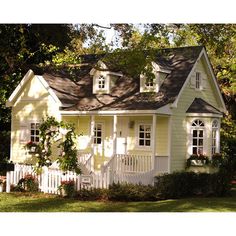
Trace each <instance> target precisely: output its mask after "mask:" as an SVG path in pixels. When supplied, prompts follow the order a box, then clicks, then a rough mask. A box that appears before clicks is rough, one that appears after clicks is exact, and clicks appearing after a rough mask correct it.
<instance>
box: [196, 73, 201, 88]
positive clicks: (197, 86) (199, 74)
mask: <svg viewBox="0 0 236 236" xmlns="http://www.w3.org/2000/svg"><path fill="white" fill-rule="evenodd" d="M195 88H196V89H200V88H201V73H200V72H196V84H195Z"/></svg>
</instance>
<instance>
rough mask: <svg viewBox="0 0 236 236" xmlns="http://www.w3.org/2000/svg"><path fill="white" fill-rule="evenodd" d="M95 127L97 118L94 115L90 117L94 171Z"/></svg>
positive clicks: (92, 166)
mask: <svg viewBox="0 0 236 236" xmlns="http://www.w3.org/2000/svg"><path fill="white" fill-rule="evenodd" d="M94 127H95V117H94V115H92V116H90V143H91V155H92V163H91V169H92V170H93V169H94Z"/></svg>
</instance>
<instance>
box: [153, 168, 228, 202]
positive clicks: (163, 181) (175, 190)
mask: <svg viewBox="0 0 236 236" xmlns="http://www.w3.org/2000/svg"><path fill="white" fill-rule="evenodd" d="M230 182H231V177H230V175H229V174H228V173H227V171H225V170H224V169H222V170H220V171H219V172H218V173H214V174H207V173H194V172H176V173H173V174H165V175H163V176H157V177H155V187H156V188H157V192H158V196H159V197H160V198H162V199H169V198H184V197H192V196H199V195H200V196H225V195H227V194H228V193H229V192H230V189H231V185H230Z"/></svg>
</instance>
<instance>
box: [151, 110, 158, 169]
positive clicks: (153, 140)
mask: <svg viewBox="0 0 236 236" xmlns="http://www.w3.org/2000/svg"><path fill="white" fill-rule="evenodd" d="M156 130H157V116H156V115H155V114H154V115H152V127H151V132H152V137H151V147H152V169H154V167H155V156H156V141H157V140H156Z"/></svg>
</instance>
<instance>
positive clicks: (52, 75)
mask: <svg viewBox="0 0 236 236" xmlns="http://www.w3.org/2000/svg"><path fill="white" fill-rule="evenodd" d="M98 65H99V66H98ZM152 67H153V73H154V75H155V78H153V79H150V78H147V77H146V76H144V75H140V76H139V77H137V78H131V77H129V76H127V75H126V74H125V73H124V72H122V71H120V70H116V69H114V68H115V66H114V65H112V66H110V65H107V64H106V63H105V62H103V61H102V55H100V56H99V55H88V56H84V57H83V61H82V63H81V66H80V68H79V69H78V75H77V77H76V78H74V77H73V78H70V76H68V75H65V74H64V72H63V71H61V72H44V73H41V74H35V73H34V72H33V71H32V70H29V71H28V73H27V74H26V75H25V76H24V78H23V79H22V81H21V82H20V84H19V85H18V86H17V88H16V89H15V91H14V92H13V94H12V95H11V96H10V98H9V100H8V101H7V105H8V106H9V107H12V127H11V160H12V161H13V162H18V163H19V162H29V161H30V159H31V157H32V156H31V155H30V154H28V153H27V152H26V151H25V149H24V148H23V147H24V145H25V144H26V143H27V142H28V141H30V140H31V141H33V142H37V141H38V140H39V130H38V125H39V124H40V122H41V120H42V118H43V117H45V116H46V115H49V116H55V117H56V118H57V119H58V120H64V121H68V122H71V123H74V124H75V125H76V132H77V134H78V151H79V158H80V160H81V162H83V163H84V164H85V165H86V168H87V169H89V171H91V170H92V171H93V170H100V169H101V168H107V167H110V168H111V170H113V172H114V173H115V172H119V171H121V172H122V171H123V172H129V173H132V172H133V173H139V172H142V173H143V172H148V171H150V170H154V174H157V173H162V172H173V171H176V170H183V169H184V168H185V163H186V159H187V158H188V157H189V156H190V155H191V154H206V155H208V156H211V155H212V154H214V153H217V152H220V132H219V130H220V120H221V117H222V114H223V113H224V112H226V108H225V104H224V101H223V98H222V96H221V93H220V89H219V87H218V84H217V80H216V78H215V76H214V74H213V70H212V67H211V64H210V62H209V58H208V56H207V53H206V50H205V48H204V47H200V46H198V47H182V48H171V49H160V50H157V51H156V57H155V59H154V60H153V61H152ZM54 155H55V156H56V155H57V154H56V151H55V154H54Z"/></svg>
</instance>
